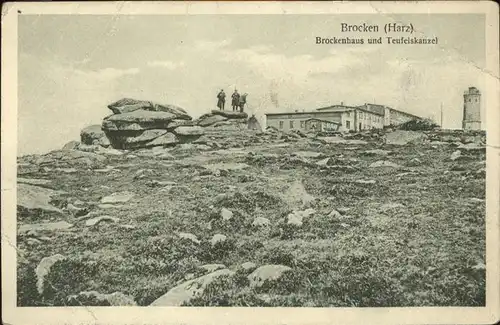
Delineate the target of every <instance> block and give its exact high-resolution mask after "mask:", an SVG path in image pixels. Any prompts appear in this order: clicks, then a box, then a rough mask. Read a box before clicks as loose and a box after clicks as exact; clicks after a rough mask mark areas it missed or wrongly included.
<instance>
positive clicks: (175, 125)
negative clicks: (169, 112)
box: [167, 120, 196, 131]
mask: <svg viewBox="0 0 500 325" xmlns="http://www.w3.org/2000/svg"><path fill="white" fill-rule="evenodd" d="M195 125H196V121H192V120H173V121H171V122H170V123H168V127H167V129H168V130H169V131H171V130H174V129H176V128H178V127H180V126H195Z"/></svg>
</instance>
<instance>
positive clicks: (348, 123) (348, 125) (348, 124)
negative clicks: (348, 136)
mask: <svg viewBox="0 0 500 325" xmlns="http://www.w3.org/2000/svg"><path fill="white" fill-rule="evenodd" d="M345 127H346V129H348V130H349V129H350V128H351V121H345Z"/></svg>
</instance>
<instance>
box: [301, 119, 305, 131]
mask: <svg viewBox="0 0 500 325" xmlns="http://www.w3.org/2000/svg"><path fill="white" fill-rule="evenodd" d="M305 125H306V123H305V122H304V121H300V128H301V129H303V128H304V127H305Z"/></svg>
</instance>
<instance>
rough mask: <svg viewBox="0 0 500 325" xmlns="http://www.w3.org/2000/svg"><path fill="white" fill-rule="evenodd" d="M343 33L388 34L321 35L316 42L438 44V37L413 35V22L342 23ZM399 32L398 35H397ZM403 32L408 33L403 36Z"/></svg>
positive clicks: (341, 30)
mask: <svg viewBox="0 0 500 325" xmlns="http://www.w3.org/2000/svg"><path fill="white" fill-rule="evenodd" d="M340 32H342V33H378V32H384V33H385V34H386V36H378V37H377V36H374V37H368V38H365V37H320V36H316V44H365V43H367V44H396V45H397V44H409V45H413V44H438V37H437V36H435V37H417V36H411V35H412V34H413V32H414V28H413V24H412V23H409V24H404V23H387V24H385V25H384V26H383V28H381V27H380V26H379V25H369V24H367V23H361V24H346V23H341V24H340ZM396 34H398V35H396ZM401 34H408V35H406V36H404V35H403V36H402V35H401Z"/></svg>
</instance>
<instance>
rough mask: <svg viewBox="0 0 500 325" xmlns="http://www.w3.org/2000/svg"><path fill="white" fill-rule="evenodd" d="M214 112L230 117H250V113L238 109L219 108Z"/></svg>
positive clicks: (213, 112)
mask: <svg viewBox="0 0 500 325" xmlns="http://www.w3.org/2000/svg"><path fill="white" fill-rule="evenodd" d="M212 114H214V115H220V116H224V117H227V118H228V119H243V118H245V119H246V118H248V114H247V113H245V112H237V111H219V110H213V111H212Z"/></svg>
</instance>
